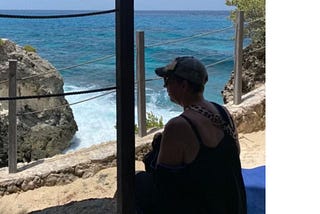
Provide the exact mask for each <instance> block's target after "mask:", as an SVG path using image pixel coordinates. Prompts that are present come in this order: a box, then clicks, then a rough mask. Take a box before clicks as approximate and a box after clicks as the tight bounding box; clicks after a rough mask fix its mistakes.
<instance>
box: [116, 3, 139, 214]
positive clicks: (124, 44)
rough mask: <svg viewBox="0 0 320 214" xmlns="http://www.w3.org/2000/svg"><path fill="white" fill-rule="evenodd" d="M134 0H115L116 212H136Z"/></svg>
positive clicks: (121, 213)
mask: <svg viewBox="0 0 320 214" xmlns="http://www.w3.org/2000/svg"><path fill="white" fill-rule="evenodd" d="M133 2H134V1H133V0H116V78H117V81H116V82H117V213H118V214H132V213H135V201H134V191H135V185H134V184H135V177H134V176H135V136H134V25H133V23H134V14H133V11H134V9H133V6H134V4H133Z"/></svg>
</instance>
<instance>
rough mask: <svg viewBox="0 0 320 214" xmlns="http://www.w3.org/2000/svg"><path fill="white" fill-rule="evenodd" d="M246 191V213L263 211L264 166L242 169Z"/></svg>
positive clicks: (258, 213) (251, 213) (260, 212)
mask: <svg viewBox="0 0 320 214" xmlns="http://www.w3.org/2000/svg"><path fill="white" fill-rule="evenodd" d="M242 175H243V179H244V184H245V186H246V192H247V206H248V214H264V213H265V204H266V203H265V196H266V195H265V193H266V179H265V175H266V167H265V166H260V167H257V168H253V169H242Z"/></svg>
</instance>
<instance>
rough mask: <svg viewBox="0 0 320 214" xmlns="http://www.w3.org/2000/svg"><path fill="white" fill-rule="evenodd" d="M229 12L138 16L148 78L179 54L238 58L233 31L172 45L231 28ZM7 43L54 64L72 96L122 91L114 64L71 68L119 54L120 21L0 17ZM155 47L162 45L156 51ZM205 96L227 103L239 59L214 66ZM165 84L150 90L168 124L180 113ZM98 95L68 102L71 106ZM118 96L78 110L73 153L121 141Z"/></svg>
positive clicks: (209, 59)
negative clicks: (227, 86) (28, 49)
mask: <svg viewBox="0 0 320 214" xmlns="http://www.w3.org/2000/svg"><path fill="white" fill-rule="evenodd" d="M81 12H85V11H1V10H0V13H1V14H19V15H57V14H74V13H81ZM229 13H230V12H229V11H136V12H135V30H136V31H137V30H141V31H144V34H145V46H146V49H145V60H146V78H147V79H152V78H155V77H156V76H155V74H154V69H155V68H156V67H159V66H163V65H164V64H166V63H168V62H170V61H171V60H172V59H173V58H174V57H176V56H180V55H193V56H195V57H197V58H199V59H201V60H202V61H203V62H204V64H205V65H210V64H213V63H215V62H218V61H220V60H223V59H226V58H228V57H232V56H233V49H234V40H233V38H234V29H233V28H231V29H229V30H225V31H222V32H218V33H212V34H208V35H205V36H201V37H194V38H192V39H190V40H188V41H184V42H176V43H170V44H162V45H161V44H158V43H165V42H167V41H171V40H176V39H182V38H187V37H190V36H194V35H199V34H202V33H206V32H210V31H214V30H219V29H223V28H226V27H231V26H232V22H231V21H230V20H229V18H228V17H229ZM0 26H1V27H0V37H2V38H7V39H10V40H12V41H14V42H16V43H17V44H19V45H20V46H24V45H26V44H29V45H31V46H33V47H35V48H36V50H37V52H38V54H39V55H40V56H42V57H43V58H45V59H47V60H48V61H49V62H51V63H52V64H53V65H54V66H55V67H56V68H57V69H58V70H60V71H61V74H62V75H63V77H64V83H65V86H64V89H65V91H73V90H87V89H94V88H99V87H106V86H111V85H115V57H111V58H109V59H105V60H102V61H97V62H95V63H90V64H87V65H84V66H81V67H76V68H73V69H67V70H61V69H63V68H66V67H68V66H71V65H76V64H80V63H84V62H87V61H90V60H95V59H97V58H101V57H104V56H107V55H111V56H112V55H114V54H115V14H113V13H112V14H105V15H97V16H90V17H79V18H64V19H8V18H0ZM154 44H158V45H156V46H154ZM207 69H208V73H209V82H208V83H207V86H206V90H205V96H206V97H207V98H208V99H210V100H212V101H215V102H218V103H222V97H221V93H220V92H221V90H222V89H223V87H224V85H225V83H226V82H227V80H228V79H229V77H230V74H231V71H232V69H233V59H232V58H231V59H229V60H227V61H225V62H223V63H220V64H217V65H214V66H211V67H208V68H207ZM162 85H163V82H162V81H161V80H155V81H150V82H147V83H146V87H147V90H146V92H147V111H148V112H151V111H152V112H153V113H154V114H155V115H157V116H159V117H160V116H162V117H163V119H164V121H165V122H166V121H167V120H168V119H169V118H171V117H172V116H175V115H177V114H179V112H181V108H180V107H179V106H177V105H175V104H172V103H171V102H170V101H169V99H168V97H167V96H166V91H165V90H164V89H163V87H162ZM95 95H97V94H89V95H77V96H68V97H67V99H68V101H69V102H70V103H74V102H77V101H81V100H83V99H86V98H90V97H93V96H95ZM115 105H116V100H115V94H114V93H110V94H108V95H106V96H103V97H100V98H97V99H94V100H91V101H88V102H84V103H81V104H76V105H72V106H71V107H72V109H73V112H74V115H75V119H76V121H77V124H78V126H79V131H78V132H77V134H76V136H75V138H74V140H73V141H74V143H75V144H74V148H82V147H88V146H90V145H92V144H96V143H100V142H104V141H108V140H114V139H115V138H116V137H115V136H116V130H115V128H114V125H115V124H116V121H115V118H116V108H115Z"/></svg>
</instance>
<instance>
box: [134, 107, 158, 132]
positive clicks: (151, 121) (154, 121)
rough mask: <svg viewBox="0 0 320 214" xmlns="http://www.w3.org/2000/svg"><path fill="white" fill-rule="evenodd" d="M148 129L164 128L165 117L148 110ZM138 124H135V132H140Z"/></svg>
mask: <svg viewBox="0 0 320 214" xmlns="http://www.w3.org/2000/svg"><path fill="white" fill-rule="evenodd" d="M146 119H147V121H146V122H147V124H146V126H147V129H150V128H163V126H164V125H163V118H162V117H160V118H158V117H157V116H155V115H154V114H153V113H152V112H147V118H146ZM138 129H139V128H138V125H137V124H135V132H136V133H138Z"/></svg>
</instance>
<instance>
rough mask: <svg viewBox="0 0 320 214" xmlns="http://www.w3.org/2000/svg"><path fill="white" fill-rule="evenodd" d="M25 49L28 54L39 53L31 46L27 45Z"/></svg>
mask: <svg viewBox="0 0 320 214" xmlns="http://www.w3.org/2000/svg"><path fill="white" fill-rule="evenodd" d="M23 49H24V50H25V51H27V52H37V51H36V49H35V48H34V47H32V46H31V45H25V46H24V47H23Z"/></svg>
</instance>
